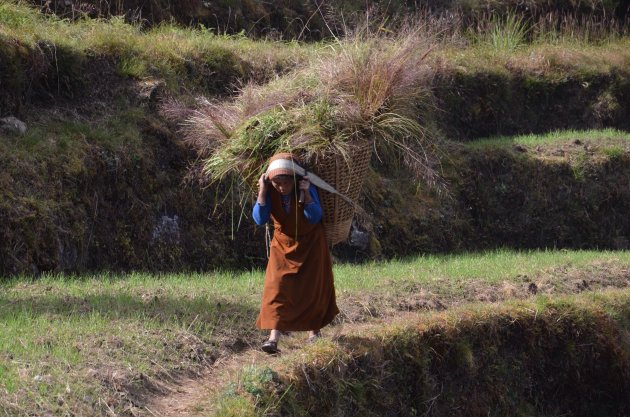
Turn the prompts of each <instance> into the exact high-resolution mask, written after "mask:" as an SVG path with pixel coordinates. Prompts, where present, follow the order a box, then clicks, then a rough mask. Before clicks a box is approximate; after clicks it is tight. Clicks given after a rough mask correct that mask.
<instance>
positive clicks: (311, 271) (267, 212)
mask: <svg viewBox="0 0 630 417" xmlns="http://www.w3.org/2000/svg"><path fill="white" fill-rule="evenodd" d="M287 161H288V162H287ZM294 164H299V161H298V160H297V158H296V157H295V156H294V155H292V154H291V153H280V154H277V155H274V156H273V157H272V158H271V159H270V160H269V168H268V169H267V172H266V173H265V174H263V175H262V176H261V177H260V179H259V180H258V198H257V200H256V204H255V205H254V209H253V217H254V221H255V222H256V223H257V224H259V225H262V224H264V223H267V222H268V221H269V219H270V218H271V220H272V221H273V227H274V232H273V239H272V241H271V245H270V249H269V262H268V263H267V270H266V273H265V284H264V288H263V295H262V304H261V307H260V314H259V316H258V320H257V321H256V327H258V328H260V329H266V330H271V332H270V334H269V339H268V340H267V341H266V342H265V343H264V344H263V345H262V350H263V351H265V352H267V353H276V352H277V351H278V340H279V339H280V333H281V332H282V331H308V332H309V336H308V341H313V340H314V339H316V338H317V337H319V336H320V332H319V331H320V329H321V328H322V327H324V326H326V325H327V324H329V323H330V322H331V321H332V320H333V319H334V317H335V316H336V315H337V313H339V309H338V308H337V304H336V301H335V287H334V282H333V274H332V262H331V259H330V253H329V251H328V246H327V244H326V238H325V236H324V227H323V226H322V223H321V219H322V208H321V205H320V203H319V196H318V195H317V190H316V188H315V187H314V186H313V185H311V184H310V182H309V179H308V176H305V177H298V176H296V174H295V171H294V170H293V169H291V167H293V166H294ZM296 182H297V187H296ZM300 191H303V195H304V198H303V201H300V200H302V199H300V198H299V197H298V196H299V194H300Z"/></svg>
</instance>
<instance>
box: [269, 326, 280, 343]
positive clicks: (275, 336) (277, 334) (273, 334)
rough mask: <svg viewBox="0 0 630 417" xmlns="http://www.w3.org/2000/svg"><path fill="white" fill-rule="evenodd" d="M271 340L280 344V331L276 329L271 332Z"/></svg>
mask: <svg viewBox="0 0 630 417" xmlns="http://www.w3.org/2000/svg"><path fill="white" fill-rule="evenodd" d="M269 340H270V341H272V342H276V343H278V340H280V330H275V329H274V330H272V331H271V332H269Z"/></svg>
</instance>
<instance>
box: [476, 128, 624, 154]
mask: <svg viewBox="0 0 630 417" xmlns="http://www.w3.org/2000/svg"><path fill="white" fill-rule="evenodd" d="M575 140H579V141H582V142H583V141H586V140H593V141H597V142H605V141H606V140H618V141H621V142H624V141H630V132H625V131H622V130H617V129H612V128H608V129H595V130H559V131H554V132H549V133H545V134H540V135H537V134H530V135H521V136H496V137H492V138H484V139H478V140H475V141H472V142H469V143H468V144H467V146H469V147H471V148H486V147H497V146H498V147H505V146H512V145H515V144H518V145H525V146H536V145H554V144H558V143H561V142H569V141H575ZM611 149H617V150H619V148H618V147H617V146H613V148H611ZM613 153H614V151H613Z"/></svg>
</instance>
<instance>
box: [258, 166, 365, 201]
mask: <svg viewBox="0 0 630 417" xmlns="http://www.w3.org/2000/svg"><path fill="white" fill-rule="evenodd" d="M279 168H282V169H290V170H292V171H293V172H295V173H296V174H297V175H299V176H302V177H303V176H305V175H307V174H308V179H309V180H310V182H311V184H313V185H315V186H317V187H319V188H321V189H322V190H326V191H328V192H329V193H332V194H336V195H338V196H339V197H341V198H342V199H343V200H344V201H345V202H347V203H348V204H350V205H351V206H353V207H358V204H356V203H355V202H354V201H352V200H351V199H350V198H349V197H347V196H345V195H343V194H341V193H340V192H339V191H337V190H336V189H335V187H333V186H332V185H330V184H328V183H327V182H326V181H324V180H323V179H321V178H320V177H318V176H317V175H316V174H315V173H314V172H313V171H308V172H307V171H306V170H305V169H304V168H302V167H301V166H299V165H298V164H296V163H295V162H293V161H292V160H289V159H276V160H275V161H272V162H271V163H270V164H269V168H267V172H269V171H271V170H272V169H279Z"/></svg>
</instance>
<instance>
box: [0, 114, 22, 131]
mask: <svg viewBox="0 0 630 417" xmlns="http://www.w3.org/2000/svg"><path fill="white" fill-rule="evenodd" d="M26 130H27V128H26V123H24V122H23V121H21V120H20V119H18V118H17V117H13V116H9V117H4V118H2V119H0V131H2V132H5V133H16V134H19V135H24V134H26Z"/></svg>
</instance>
